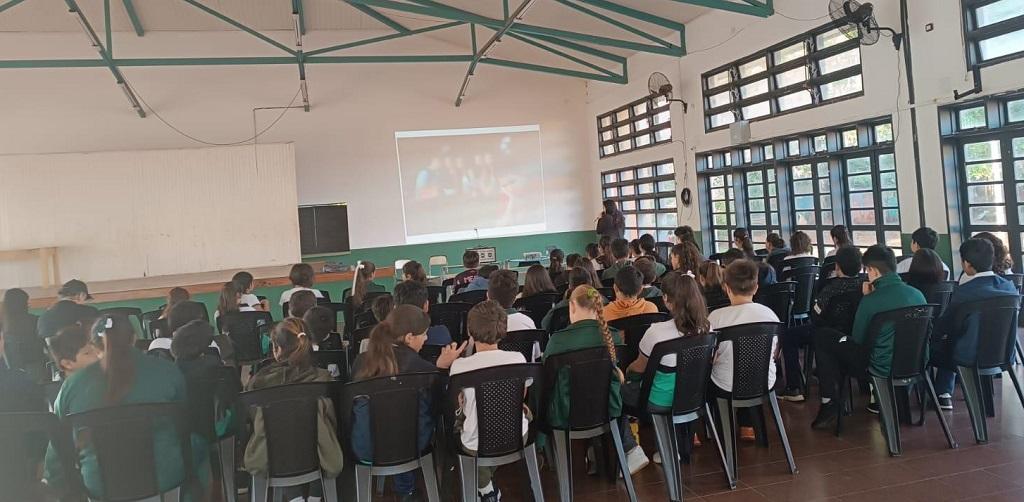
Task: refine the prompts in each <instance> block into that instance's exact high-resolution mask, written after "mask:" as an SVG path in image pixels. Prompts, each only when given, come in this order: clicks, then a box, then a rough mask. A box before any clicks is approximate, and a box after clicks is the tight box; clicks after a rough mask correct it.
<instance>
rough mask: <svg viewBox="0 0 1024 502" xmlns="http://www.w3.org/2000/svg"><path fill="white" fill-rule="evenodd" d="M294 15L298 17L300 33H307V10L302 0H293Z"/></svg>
mask: <svg viewBox="0 0 1024 502" xmlns="http://www.w3.org/2000/svg"><path fill="white" fill-rule="evenodd" d="M292 15H293V16H295V17H297V18H298V24H299V34H300V35H305V34H306V11H305V10H304V9H303V8H302V0H292Z"/></svg>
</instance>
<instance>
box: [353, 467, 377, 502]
mask: <svg viewBox="0 0 1024 502" xmlns="http://www.w3.org/2000/svg"><path fill="white" fill-rule="evenodd" d="M372 498H373V474H372V470H371V469H370V467H368V466H364V465H356V502H370V500H372Z"/></svg>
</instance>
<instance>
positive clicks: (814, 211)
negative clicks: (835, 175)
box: [789, 160, 835, 256]
mask: <svg viewBox="0 0 1024 502" xmlns="http://www.w3.org/2000/svg"><path fill="white" fill-rule="evenodd" d="M789 171H790V181H791V182H792V191H793V229H794V231H796V230H800V231H802V232H804V233H805V234H807V235H808V237H810V238H811V242H812V243H814V249H815V250H816V251H817V255H818V256H825V254H827V253H828V252H829V251H830V250H831V249H832V247H831V243H832V241H831V240H830V237H829V231H830V230H831V229H832V226H833V225H835V218H833V212H832V180H831V179H830V177H829V167H828V161H827V160H821V161H817V162H807V163H800V164H793V165H791V166H790V168H789Z"/></svg>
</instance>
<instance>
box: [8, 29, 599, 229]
mask: <svg viewBox="0 0 1024 502" xmlns="http://www.w3.org/2000/svg"><path fill="white" fill-rule="evenodd" d="M384 33H385V32H361V33H352V32H346V33H345V34H340V33H336V32H312V33H311V34H310V35H308V36H306V37H305V40H304V42H305V47H306V49H307V50H310V49H311V48H315V47H322V46H326V45H331V44H334V43H338V42H339V41H340V37H343V36H344V37H346V38H367V37H370V36H375V35H380V34H384ZM271 36H274V37H276V38H277V39H278V40H281V41H282V42H284V43H288V44H290V43H291V42H290V41H289V40H290V37H291V34H290V32H283V33H272V34H271ZM114 52H115V56H116V57H124V58H135V57H170V56H182V55H187V56H197V57H208V56H267V55H271V56H279V55H281V54H280V53H279V52H277V50H276V49H274V48H273V47H270V46H269V45H266V44H263V43H262V42H260V41H258V40H255V39H254V38H252V37H250V36H248V35H245V34H243V33H238V32H217V33H211V32H199V33H197V32H190V33H175V32H147V33H146V35H145V37H143V38H137V37H135V36H134V35H133V34H124V33H118V34H116V36H115V42H114ZM442 52H447V53H452V54H454V53H466V49H457V48H453V47H452V46H450V45H447V44H445V43H443V42H440V41H436V40H431V39H429V38H416V43H415V44H413V48H412V50H408V47H406V50H404V51H401V50H399V49H397V48H395V47H394V46H392V47H389V46H388V45H387V44H385V45H383V46H381V47H380V48H374V49H372V51H371V50H369V49H361V50H358V51H356V52H354V53H355V54H361V55H366V54H372V53H386V54H409V53H442ZM95 56H96V54H95V52H93V51H92V50H91V48H90V47H89V45H88V43H87V42H86V40H85V37H84V36H83V35H82V34H80V33H64V34H60V33H57V34H18V33H0V59H14V58H51V57H57V58H79V57H81V58H95ZM466 66H467V63H457V64H434V63H431V64H416V65H411V64H395V65H383V64H380V65H324V64H316V65H308V66H307V75H308V80H309V89H310V96H311V102H312V106H313V108H312V111H311V112H309V113H304V112H302V111H301V110H292V111H289V112H288V114H287V115H285V117H284V118H283V119H282V120H281V121H280V122H279V123H278V124H277V125H276V126H275V127H274V128H273V129H271V130H270V132H269V133H267V134H266V135H264V136H263V137H261V138H260V140H259V141H260V142H261V143H269V142H294V144H295V152H296V159H297V178H298V202H299V203H300V204H314V203H329V202H347V203H348V204H349V226H350V229H351V245H352V247H353V248H354V249H358V248H368V247H378V246H389V245H399V244H404V241H405V235H404V232H403V230H402V208H401V202H400V193H399V181H398V166H397V157H396V152H395V139H394V132H395V131H398V130H418V129H447V128H468V127H487V126H506V125H524V124H539V125H540V128H541V140H542V143H543V161H544V173H545V177H546V180H545V183H546V193H547V220H548V231H551V232H557V231H568V230H581V229H585V228H592V218H593V215H594V214H595V212H596V208H597V203H596V201H593V200H591V198H590V197H589V196H588V195H589V193H592V192H593V191H596V190H597V182H596V180H590V178H591V176H590V174H589V172H590V171H589V168H588V166H587V161H586V154H585V151H586V150H587V148H586V136H585V134H586V133H585V131H584V129H583V128H581V126H580V124H581V123H583V124H587V123H589V121H587V120H586V119H585V118H586V111H585V110H586V108H585V97H584V85H585V84H584V83H583V82H582V81H581V80H578V79H574V78H568V77H558V76H553V75H545V74H538V73H526V72H519V71H512V70H506V69H502V68H497V67H490V66H486V67H485V66H481V67H480V68H479V69H478V70H477V76H476V77H475V78H474V79H473V81H472V83H471V84H470V87H469V92H468V95H467V98H466V100H465V102H464V103H463V105H462V107H461V108H455V107H454V106H453V102H454V100H455V95H456V93H457V91H458V89H459V84H460V83H461V81H462V76H463V74H464V73H465V71H466ZM123 71H124V73H125V75H126V76H127V78H128V79H129V80H130V81H131V83H132V85H133V86H134V88H135V89H136V90H137V91H138V92H139V94H140V95H141V96H142V97H143V98H144V99H145V100H146V101H147V102H148V103H149V104H150V105H152V106H153V107H154V108H155V109H156V110H157V111H158V112H159V113H160V115H161V116H162V117H163V118H164V119H166V120H167V121H168V122H170V123H172V124H173V125H175V126H176V127H178V128H180V129H182V130H183V131H185V132H187V133H189V134H190V135H193V136H196V137H198V138H201V139H204V140H206V141H212V142H221V143H223V142H232V141H239V140H242V139H245V138H247V137H250V136H252V134H253V108H254V107H265V106H283V105H287V104H288V102H289V100H291V99H292V96H293V95H295V93H296V91H297V89H298V76H297V70H296V68H295V67H294V66H291V65H286V66H274V67H244V66H229V67H165V68H139V67H131V68H125V69H124V70H123ZM0 90H2V91H0V109H2V110H4V112H3V118H2V119H0V153H43V152H78V151H104V150H124V149H133V150H135V149H152V148H179V147H192V146H197V143H195V142H193V141H190V140H188V139H185V138H183V137H181V136H179V135H178V134H176V133H174V132H173V131H171V130H170V129H168V127H167V126H165V125H164V124H162V123H161V122H160V121H159V120H158V118H157V117H155V116H152V115H151V116H150V117H149V118H146V119H140V118H138V117H137V116H136V115H135V113H134V112H132V111H131V110H130V109H129V108H128V107H127V104H126V103H127V101H126V100H125V97H124V95H123V94H122V93H121V91H120V89H118V87H117V86H116V85H115V84H114V82H113V79H112V77H111V75H110V73H109V72H108V71H107V69H106V68H88V69H32V70H0ZM256 113H257V117H256V118H257V123H258V127H259V128H263V127H265V126H266V125H267V124H269V123H270V122H271V121H272V120H273V119H274V118H275V117H276V116H277V114H278V113H279V112H278V111H275V110H267V111H259V112H256ZM216 168H217V166H211V169H216ZM583 180H587V181H586V182H584V181H583ZM252 206H253V209H255V210H256V211H257V214H258V213H259V212H260V211H265V210H266V207H265V205H263V204H262V203H261V201H260V195H259V194H253V204H252Z"/></svg>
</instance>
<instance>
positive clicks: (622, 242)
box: [601, 239, 630, 280]
mask: <svg viewBox="0 0 1024 502" xmlns="http://www.w3.org/2000/svg"><path fill="white" fill-rule="evenodd" d="M608 248H609V250H610V251H611V254H612V257H613V261H612V262H611V263H609V264H608V265H606V266H605V267H604V271H602V272H601V279H602V280H608V279H614V278H615V274H618V273H619V270H622V267H625V266H626V265H629V264H630V261H629V241H627V240H626V239H615V240H613V241H612V242H611V244H610V245H609V247H608Z"/></svg>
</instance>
